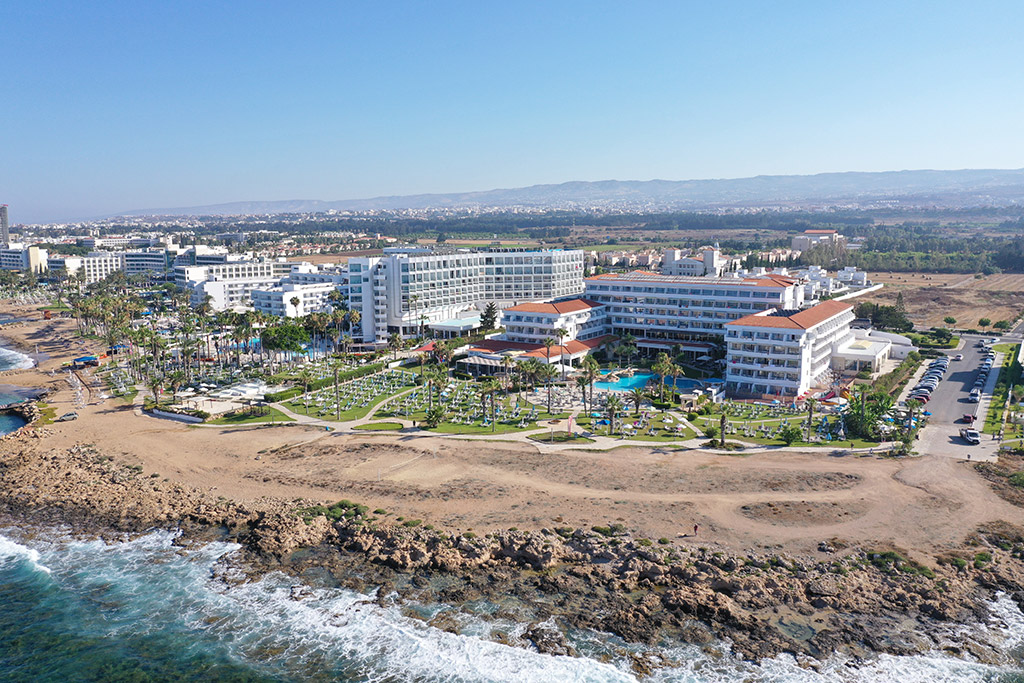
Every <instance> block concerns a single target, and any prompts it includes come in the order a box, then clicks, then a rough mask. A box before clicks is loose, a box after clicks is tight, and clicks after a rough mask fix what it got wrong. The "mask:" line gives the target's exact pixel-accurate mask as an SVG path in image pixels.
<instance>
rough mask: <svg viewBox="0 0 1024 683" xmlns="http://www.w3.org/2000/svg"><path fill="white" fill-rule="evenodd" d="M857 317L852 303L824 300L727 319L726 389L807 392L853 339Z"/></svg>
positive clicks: (775, 393)
mask: <svg viewBox="0 0 1024 683" xmlns="http://www.w3.org/2000/svg"><path fill="white" fill-rule="evenodd" d="M853 320H854V314H853V306H852V305H851V304H849V303H846V302H843V301H824V302H822V303H820V304H818V305H816V306H812V307H811V308H808V309H804V310H802V311H784V310H776V309H774V308H772V309H768V310H765V311H761V312H759V313H755V314H753V315H747V316H744V317H742V318H739V319H737V320H733V321H732V322H729V323H726V330H727V331H726V335H725V339H726V342H727V343H728V347H727V354H726V375H725V381H726V389H727V390H728V391H729V392H730V393H731V394H733V395H740V396H758V397H761V396H768V395H773V396H780V397H795V396H800V395H803V394H804V393H805V392H807V391H808V390H810V389H811V388H813V387H815V386H816V385H819V384H821V383H823V382H825V381H826V380H827V377H826V375H827V374H828V373H829V372H830V371H831V370H832V368H833V366H834V362H835V360H836V359H838V358H841V357H842V355H843V352H844V350H845V349H846V348H847V347H849V346H851V345H852V344H854V343H855V337H854V334H853V331H852V330H851V329H850V323H851V322H853Z"/></svg>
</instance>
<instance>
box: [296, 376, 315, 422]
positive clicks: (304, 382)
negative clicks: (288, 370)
mask: <svg viewBox="0 0 1024 683" xmlns="http://www.w3.org/2000/svg"><path fill="white" fill-rule="evenodd" d="M312 381H313V374H312V373H311V372H310V371H309V370H308V369H306V368H303V369H302V372H300V373H299V382H300V383H301V384H302V395H303V397H304V399H305V400H304V401H303V403H305V404H306V415H309V396H307V395H306V394H308V393H309V383H310V382H312Z"/></svg>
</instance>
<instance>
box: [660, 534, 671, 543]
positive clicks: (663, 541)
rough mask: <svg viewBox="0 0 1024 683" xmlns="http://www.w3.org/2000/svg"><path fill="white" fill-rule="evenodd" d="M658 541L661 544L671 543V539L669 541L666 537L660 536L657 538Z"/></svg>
mask: <svg viewBox="0 0 1024 683" xmlns="http://www.w3.org/2000/svg"><path fill="white" fill-rule="evenodd" d="M658 543H659V544H661V545H668V544H669V543H671V541H669V540H668V539H667V538H665V537H664V536H662V537H661V538H659V539H658Z"/></svg>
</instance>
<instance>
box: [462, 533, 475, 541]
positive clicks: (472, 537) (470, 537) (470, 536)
mask: <svg viewBox="0 0 1024 683" xmlns="http://www.w3.org/2000/svg"><path fill="white" fill-rule="evenodd" d="M462 537H463V538H468V539H469V540H471V541H472V540H473V539H474V538H476V534H474V533H473V532H472V531H463V532H462Z"/></svg>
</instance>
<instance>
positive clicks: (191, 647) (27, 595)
mask: <svg viewBox="0 0 1024 683" xmlns="http://www.w3.org/2000/svg"><path fill="white" fill-rule="evenodd" d="M174 538H175V537H174V534H173V533H172V532H166V531H160V532H152V533H149V534H147V535H143V536H140V537H136V538H134V539H130V540H123V541H121V542H116V543H110V542H103V541H98V540H76V539H74V538H71V537H68V536H66V534H64V533H63V532H61V531H59V530H49V531H46V532H45V533H41V532H40V530H35V531H34V532H33V533H32V534H30V535H27V534H26V533H25V530H24V529H19V528H5V529H0V681H19V682H20V681H26V682H28V681H32V682H39V681H66V682H67V681H133V682H135V681H246V682H249V681H253V682H255V681H375V682H376V681H379V682H392V681H393V682H399V681H423V682H427V681H453V682H454V681H527V682H529V681H543V682H550V681H594V682H600V683H605V682H612V681H616V682H617V681H637V680H645V681H657V682H661V681H711V682H719V681H745V682H751V683H754V682H761V681H771V682H779V681H796V682H808V683H810V682H815V683H816V682H824V681H836V682H845V681H858V682H859V681H900V683H915V682H918V681H921V682H924V681H928V682H929V683H932V682H935V681H992V682H1006V683H1018V682H1020V681H1024V669H1021V668H1019V667H1014V666H1006V667H997V666H989V665H984V664H977V663H970V662H964V661H961V660H958V659H955V658H952V657H949V656H946V655H943V654H940V653H934V654H927V655H919V656H910V657H895V656H889V655H881V656H878V657H876V658H874V659H872V660H870V661H867V662H863V661H861V662H854V661H851V660H848V659H844V658H839V657H836V658H833V659H830V660H828V661H825V662H822V663H821V664H820V665H819V666H818V667H817V670H814V669H811V668H807V667H805V666H802V665H801V663H800V662H797V661H796V660H795V659H793V658H792V657H789V656H780V657H776V658H774V659H770V660H766V661H763V662H761V663H759V664H751V663H745V662H742V661H740V660H739V659H738V658H734V657H731V656H729V655H728V654H726V655H725V656H713V655H711V654H705V652H704V651H702V650H701V649H699V648H697V647H695V646H690V645H673V644H671V643H666V644H663V645H662V646H661V647H658V648H648V647H638V646H631V645H628V644H626V643H624V642H622V641H620V640H618V639H617V638H615V637H612V636H610V635H607V634H602V633H594V632H587V631H580V632H570V633H569V634H568V637H569V640H570V642H571V643H572V644H573V645H574V646H575V647H576V649H577V650H578V651H579V653H580V655H581V656H579V657H568V656H553V655H547V654H539V653H537V652H535V651H532V650H529V649H526V648H521V647H513V646H508V645H504V644H500V643H498V642H495V641H494V640H492V639H491V638H490V634H491V633H492V631H493V630H495V629H497V630H502V631H504V632H505V633H509V634H512V635H515V634H517V633H521V632H522V631H523V630H524V629H525V625H523V624H515V623H508V622H501V621H495V622H492V621H489V620H484V619H481V618H479V617H469V616H465V615H463V614H458V612H457V610H454V606H451V605H419V606H417V609H418V610H419V611H420V614H421V616H423V617H430V616H432V615H436V614H437V613H439V612H443V611H446V610H448V611H452V613H453V614H455V615H456V621H457V623H458V624H459V627H458V628H457V629H456V630H457V631H458V632H457V633H451V632H449V631H447V630H441V629H438V628H434V627H432V626H429V625H427V624H426V623H425V621H424V620H423V619H417V618H414V617H412V616H409V612H408V611H406V610H403V609H401V608H400V607H398V606H387V605H388V603H387V601H385V602H384V604H385V606H380V605H378V604H377V603H376V602H375V601H374V600H373V598H374V597H375V596H374V595H364V594H361V593H356V592H353V591H350V590H346V589H341V588H338V587H331V586H328V585H311V586H309V587H308V589H305V588H304V589H303V590H302V591H301V592H302V593H303V594H304V595H305V597H302V596H301V595H296V593H295V591H294V589H295V587H296V579H294V578H290V577H286V576H284V575H282V574H277V573H271V574H268V575H266V576H264V577H263V578H261V579H259V580H254V581H248V582H245V581H240V580H235V579H240V578H241V577H240V576H236V572H237V569H232V568H231V567H232V566H233V565H232V562H231V560H232V558H233V554H234V553H235V552H236V550H237V546H235V545H232V544H228V543H208V544H205V545H201V546H197V547H193V548H189V549H186V548H182V547H179V546H178V545H176V544H175V543H174ZM296 597H300V598H301V599H295V598H296ZM992 614H993V616H992V620H991V623H990V624H987V625H985V626H982V627H977V628H979V629H982V630H984V631H985V632H986V633H985V634H984V635H986V636H988V637H992V638H998V639H1001V641H1002V642H1003V643H1004V646H1005V648H1006V651H1007V652H1008V653H1012V654H1013V655H1014V656H1016V657H1018V658H1019V657H1020V656H1021V655H1022V653H1024V614H1022V613H1021V612H1020V610H1018V609H1017V607H1016V606H1015V604H1014V603H1013V602H1012V601H1011V600H1010V599H1009V598H1007V597H1005V596H1002V597H999V598H998V599H997V600H996V601H995V603H994V604H993V609H992ZM965 628H966V627H965ZM631 652H632V653H635V654H641V655H656V656H658V657H662V658H664V659H663V661H664V662H666V663H667V665H666V666H665V667H664V668H660V669H657V670H656V671H655V672H654V673H653V674H652V675H651V676H649V677H648V678H643V679H641V678H639V677H638V674H637V673H636V672H635V671H634V670H633V669H632V668H631V659H630V657H629V653H631ZM1017 661H1018V662H1019V661H1021V660H1020V659H1018V660H1017Z"/></svg>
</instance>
